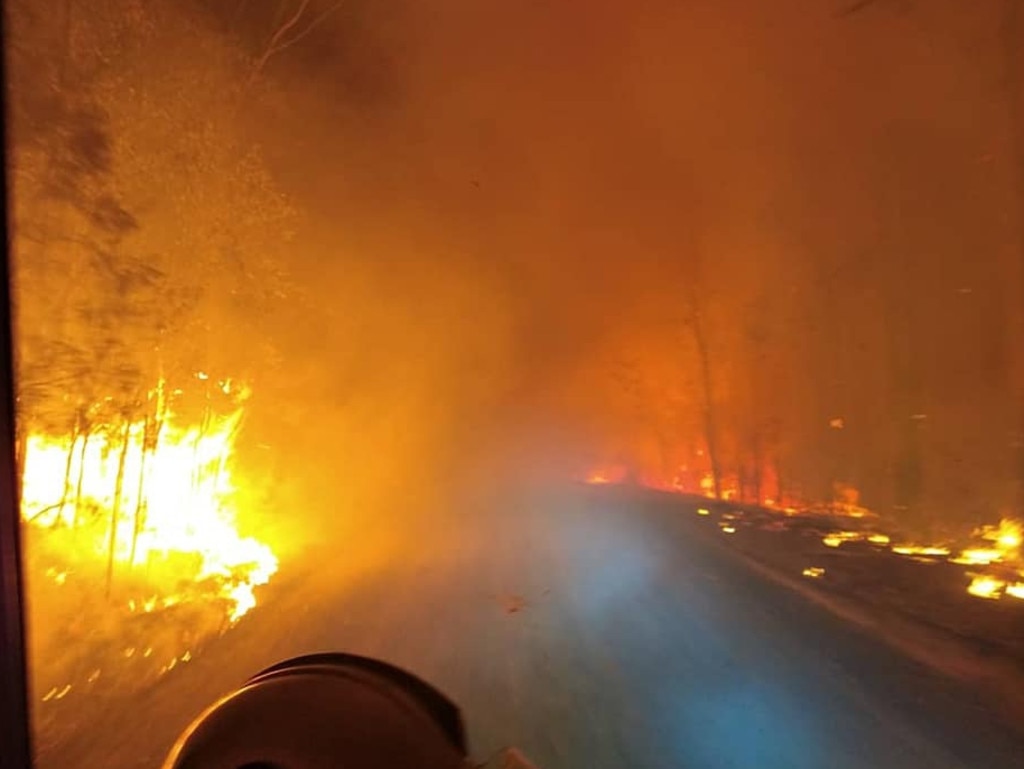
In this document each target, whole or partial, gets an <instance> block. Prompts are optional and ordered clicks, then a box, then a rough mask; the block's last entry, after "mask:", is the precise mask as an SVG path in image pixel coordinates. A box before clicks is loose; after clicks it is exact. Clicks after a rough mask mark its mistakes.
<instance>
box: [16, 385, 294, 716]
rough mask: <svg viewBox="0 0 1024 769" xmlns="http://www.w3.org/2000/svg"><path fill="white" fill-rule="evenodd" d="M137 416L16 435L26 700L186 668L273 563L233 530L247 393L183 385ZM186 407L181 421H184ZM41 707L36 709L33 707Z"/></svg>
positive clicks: (71, 694)
mask: <svg viewBox="0 0 1024 769" xmlns="http://www.w3.org/2000/svg"><path fill="white" fill-rule="evenodd" d="M193 384H194V385H195V387H193V389H194V390H198V391H199V393H200V398H199V400H200V402H201V406H200V407H199V408H198V409H189V408H188V403H187V394H186V392H185V391H184V389H180V388H179V389H172V388H171V387H170V386H169V385H168V384H167V382H165V381H160V382H159V383H158V384H157V385H156V387H154V388H153V389H152V390H151V391H150V393H149V397H148V400H147V402H146V404H145V408H143V409H140V410H139V411H138V412H137V413H136V414H134V415H130V416H129V415H123V416H122V418H120V419H110V420H104V421H101V420H99V419H96V418H89V417H90V415H89V414H88V413H85V412H83V413H82V414H81V415H80V417H79V418H78V419H76V421H75V423H74V425H75V426H74V429H72V430H71V431H70V432H69V433H67V434H64V435H60V434H54V433H52V432H46V431H43V430H32V429H28V430H27V431H26V434H25V435H24V437H23V440H22V442H21V446H22V456H21V464H22V489H23V492H22V516H23V521H24V524H25V525H24V532H25V538H26V545H27V546H26V555H27V564H26V574H27V578H28V583H29V609H30V643H31V653H32V655H33V660H34V664H33V666H32V672H33V678H34V680H33V682H32V683H33V689H34V699H35V701H36V703H37V707H38V708H39V709H40V717H45V716H44V715H43V713H44V712H45V708H46V707H47V706H51V707H52V706H53V704H54V703H58V702H60V701H62V700H69V699H70V700H74V699H76V698H77V697H78V696H80V695H81V694H83V693H88V692H90V691H93V692H94V691H100V690H103V689H105V688H106V687H107V686H111V685H112V686H116V687H117V689H118V690H119V691H122V692H123V691H126V690H133V689H136V688H137V687H140V686H144V685H146V684H147V683H149V682H151V681H152V680H154V679H155V678H157V677H159V676H161V675H164V674H166V673H168V672H169V671H171V670H173V669H174V668H175V667H176V666H178V665H180V664H186V663H187V662H189V661H190V660H191V658H192V656H193V655H194V654H196V653H197V651H198V649H199V648H201V647H202V646H203V645H204V644H205V643H206V642H208V641H209V640H210V639H212V638H215V637H216V636H218V635H221V634H223V633H224V632H226V631H228V630H229V629H230V628H231V627H232V626H233V625H234V624H235V623H237V622H238V621H240V620H241V618H242V617H243V616H244V615H245V614H246V613H247V612H248V611H250V610H251V609H252V608H253V607H254V606H255V605H256V602H257V593H256V590H257V589H258V588H259V587H260V586H261V585H265V584H266V583H267V582H269V580H270V579H271V577H272V576H273V575H274V574H275V572H276V571H277V568H278V560H277V557H276V556H275V554H274V552H273V550H272V549H271V548H270V547H269V546H268V545H267V544H266V543H264V542H261V541H260V540H258V539H256V538H255V537H252V536H246V535H245V534H243V532H242V529H241V523H242V518H243V516H242V513H243V512H244V511H242V510H240V509H239V506H240V505H239V499H240V494H239V492H240V491H241V489H240V482H239V480H238V478H237V477H236V473H235V468H234V467H233V463H232V454H233V450H234V444H235V440H236V438H237V436H238V433H239V429H240V427H241V424H242V420H243V415H244V404H245V401H246V399H247V397H248V391H247V390H246V389H245V388H242V387H239V386H237V385H236V384H235V383H233V382H231V381H230V380H221V381H214V380H212V379H211V378H210V377H208V376H207V375H206V374H204V373H200V374H198V375H196V376H195V378H194V380H193ZM193 412H194V413H193ZM44 703H46V705H44Z"/></svg>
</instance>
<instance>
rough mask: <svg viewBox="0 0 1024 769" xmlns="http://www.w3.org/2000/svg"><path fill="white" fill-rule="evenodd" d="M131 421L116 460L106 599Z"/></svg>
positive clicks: (111, 580) (110, 585)
mask: <svg viewBox="0 0 1024 769" xmlns="http://www.w3.org/2000/svg"><path fill="white" fill-rule="evenodd" d="M131 427H132V423H131V420H130V419H128V418H127V417H126V418H125V421H124V432H122V434H121V453H120V455H119V456H118V459H117V478H116V480H115V481H114V501H113V504H111V506H110V541H109V542H108V545H107V598H109V597H110V589H111V587H112V586H113V584H114V550H115V548H116V547H117V521H118V519H119V518H120V517H121V496H122V494H123V492H124V468H125V463H126V461H127V459H128V446H129V445H130V441H129V438H130V437H131Z"/></svg>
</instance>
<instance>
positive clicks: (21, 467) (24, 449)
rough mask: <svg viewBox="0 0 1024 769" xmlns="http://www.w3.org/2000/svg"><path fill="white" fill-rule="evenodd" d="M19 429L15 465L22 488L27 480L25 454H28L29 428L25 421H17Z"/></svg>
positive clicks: (15, 449) (19, 484)
mask: <svg viewBox="0 0 1024 769" xmlns="http://www.w3.org/2000/svg"><path fill="white" fill-rule="evenodd" d="M15 421H16V422H17V427H16V433H17V439H16V440H15V446H14V463H15V471H16V472H17V474H18V475H17V482H18V486H19V491H20V486H21V484H22V483H23V482H24V480H25V454H27V453H28V428H26V427H25V420H24V419H16V420H15Z"/></svg>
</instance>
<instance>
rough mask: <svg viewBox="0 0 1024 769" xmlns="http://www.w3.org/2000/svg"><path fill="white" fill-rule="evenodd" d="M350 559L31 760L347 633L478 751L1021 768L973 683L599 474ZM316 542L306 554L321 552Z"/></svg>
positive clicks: (83, 720)
mask: <svg viewBox="0 0 1024 769" xmlns="http://www.w3.org/2000/svg"><path fill="white" fill-rule="evenodd" d="M495 497H497V499H494V498H492V499H487V498H479V499H477V500H476V501H475V502H474V503H471V504H467V505H466V507H465V509H463V510H461V511H460V514H459V515H458V516H451V515H446V516H438V517H436V519H435V520H432V521H431V522H430V523H429V524H428V525H427V526H425V527H423V528H419V529H415V530H414V531H413V528H412V527H410V532H409V537H408V538H407V540H403V541H402V542H401V544H399V543H398V541H397V540H396V542H394V543H392V545H391V546H389V547H385V548H382V549H380V550H379V552H377V557H373V558H370V557H367V556H366V554H365V553H360V552H359V547H360V545H359V543H348V548H349V549H348V550H345V549H339V550H338V551H337V552H336V554H335V556H336V557H334V558H332V559H331V560H330V562H329V563H327V562H325V561H324V562H322V563H315V564H314V566H315V568H314V570H313V574H312V576H309V575H300V576H292V577H289V576H287V575H286V576H283V577H282V578H281V579H280V580H279V582H278V584H277V585H276V587H275V590H276V592H273V593H272V594H271V595H270V596H269V597H268V599H267V600H266V601H265V602H264V604H263V605H262V606H261V607H259V608H258V609H257V610H255V611H254V612H253V613H252V614H251V615H250V616H248V617H246V618H245V620H243V622H242V623H240V625H239V626H238V627H237V628H236V629H234V630H232V631H231V632H229V633H228V634H227V635H225V636H224V637H222V638H220V639H218V640H217V641H216V642H215V643H214V644H212V645H211V646H210V647H209V648H207V649H206V651H204V652H203V653H202V654H201V655H198V656H197V658H196V659H194V660H192V661H191V662H190V663H189V664H188V665H185V666H182V667H181V668H179V669H178V670H176V671H175V672H174V673H173V674H172V675H169V676H167V677H166V678H165V679H164V680H163V681H162V682H161V683H160V684H158V685H157V686H156V687H154V689H153V691H152V692H151V693H149V695H148V696H147V697H145V698H144V699H139V698H136V699H135V700H133V701H130V702H125V701H123V700H121V699H119V698H116V697H113V698H108V699H97V700H95V701H93V702H90V704H89V707H88V708H87V709H85V710H83V712H82V713H81V716H80V729H79V731H78V733H77V735H76V736H75V737H74V738H73V739H71V740H68V741H64V742H62V743H61V744H56V745H53V744H50V745H45V744H44V746H43V748H42V750H41V752H40V765H41V766H43V767H44V769H50V767H54V769H56V767H62V768H64V769H73V768H74V767H87V766H88V767H96V766H104V767H109V769H128V768H129V767H131V768H133V769H134V768H135V767H152V766H156V765H159V761H160V758H161V756H162V755H163V753H164V751H165V750H166V749H167V747H168V745H169V744H170V742H171V740H172V739H173V737H174V735H175V734H176V733H177V732H178V731H179V730H180V729H181V728H182V727H183V726H184V725H185V723H186V722H187V721H188V720H189V719H190V718H191V716H192V715H194V714H195V713H196V711H198V710H199V709H201V708H202V707H203V706H204V705H205V704H207V703H208V702H210V701H211V700H213V699H214V698H216V697H217V696H218V695H220V694H222V693H224V692H225V691H227V690H228V689H230V688H231V687H232V686H233V685H235V684H237V683H239V682H241V681H242V680H244V679H245V678H246V677H247V676H248V675H249V674H250V673H252V672H254V671H255V670H257V669H259V668H260V667H262V666H265V665H267V664H270V663H271V662H274V661H277V660H279V659H282V658H284V657H288V656H292V655H297V654H304V653H309V652H314V651H324V650H332V649H343V650H346V651H351V652H355V653H360V654H369V655H373V656H377V657H380V658H383V659H385V660H388V661H390V662H393V663H396V664H398V665H401V666H403V667H406V668H408V669H410V670H412V671H414V672H416V673H417V674H419V675H420V676H421V677H423V678H425V679H427V680H429V681H431V682H432V683H434V684H435V685H437V686H439V687H440V688H441V689H442V690H443V691H445V692H446V693H448V694H449V695H450V696H451V697H452V698H453V699H454V700H456V701H457V702H458V703H459V704H460V705H461V706H462V708H463V710H464V717H465V719H466V722H467V726H468V729H469V734H470V740H471V743H472V746H473V751H474V755H475V757H477V758H479V760H481V761H483V760H485V759H486V758H487V757H488V756H489V755H490V754H492V753H493V752H494V751H497V750H499V749H500V748H502V747H503V746H507V745H517V746H518V747H520V748H521V749H522V750H523V751H524V753H525V754H526V755H528V756H529V757H531V758H532V759H533V760H534V761H535V762H536V763H537V764H538V765H539V766H541V767H544V768H545V769H568V768H573V769H575V768H576V767H578V768H579V769H604V768H605V767H607V768H609V769H611V768H612V767H615V769H621V768H622V767H637V768H645V767H650V768H651V769H654V768H657V767H666V768H668V767H672V768H678V769H727V768H729V769H731V768H737V769H739V768H740V767H743V768H744V769H746V768H747V767H757V769H804V768H805V767H806V768H807V769H812V768H813V769H818V768H821V767H827V768H828V769H846V768H848V767H858V768H861V767H863V768H868V767H870V769H885V767H898V768H899V769H914V768H915V767H927V768H928V769H945V768H946V767H972V768H974V769H977V768H979V767H1010V766H1016V765H1017V763H1016V762H1017V761H1018V760H1019V758H1020V755H1021V754H1022V751H1024V741H1022V740H1021V739H1020V737H1019V736H1015V735H1014V734H1013V733H1012V732H1011V731H1010V730H1009V729H1008V728H1006V727H1004V726H1001V725H1000V724H999V722H998V719H997V718H996V717H995V716H994V715H993V713H992V712H991V711H990V710H989V709H988V707H987V706H986V704H985V697H984V693H978V692H970V691H966V690H964V689H963V688H962V687H960V686H959V685H957V684H955V683H953V682H950V681H946V680H945V679H944V678H942V677H941V676H939V675H937V674H935V673H933V672H930V671H928V670H926V669H924V668H922V667H920V666H919V665H917V664H915V663H913V662H911V661H909V660H907V659H905V658H903V657H901V656H900V655H899V654H897V653H896V652H894V651H892V650H890V649H889V648H888V647H886V646H885V645H883V644H881V643H880V642H877V641H875V640H873V639H872V638H870V637H868V636H866V635H864V634H863V632H862V631H858V630H856V629H854V628H851V627H849V626H847V625H846V624H844V623H843V621H842V620H840V619H838V618H836V617H833V616H832V615H830V614H828V613H826V612H825V611H824V610H823V609H821V608H819V607H816V606H813V605H811V604H809V603H807V602H806V600H805V599H804V598H802V597H801V596H799V595H797V594H795V593H791V592H789V591H788V590H787V589H786V588H784V587H781V586H779V585H776V584H773V583H770V582H765V581H764V580H763V579H761V578H759V577H757V576H756V575H755V574H754V573H752V572H751V571H749V570H748V569H746V568H745V567H744V565H743V563H742V562H741V561H739V560H738V559H736V558H735V557H734V556H733V555H732V554H731V553H730V551H729V550H728V549H727V548H724V547H722V540H723V539H724V538H723V537H722V535H721V534H719V533H718V532H716V531H715V530H714V528H713V527H709V526H706V525H703V524H702V521H701V519H700V518H698V517H697V516H695V515H693V512H692V509H689V508H686V507H685V506H681V505H680V503H679V502H675V501H673V502H670V503H668V502H665V501H664V500H660V499H657V498H654V497H650V496H646V495H640V494H636V493H624V492H623V491H621V490H615V489H599V488H584V487H573V488H569V489H559V490H551V489H548V490H546V491H543V492H540V491H537V490H533V491H531V492H522V493H520V494H501V495H495ZM321 559H322V556H321Z"/></svg>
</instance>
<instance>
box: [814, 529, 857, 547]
mask: <svg viewBox="0 0 1024 769" xmlns="http://www.w3.org/2000/svg"><path fill="white" fill-rule="evenodd" d="M861 538H862V535H861V533H860V532H858V531H833V532H831V533H830V534H829V535H828V536H826V537H824V538H823V539H822V540H821V541H822V542H823V543H824V544H825V545H826V546H827V547H839V546H840V545H841V544H843V543H844V542H855V541H856V540H858V539H861Z"/></svg>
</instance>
